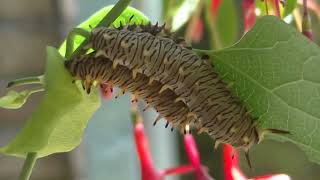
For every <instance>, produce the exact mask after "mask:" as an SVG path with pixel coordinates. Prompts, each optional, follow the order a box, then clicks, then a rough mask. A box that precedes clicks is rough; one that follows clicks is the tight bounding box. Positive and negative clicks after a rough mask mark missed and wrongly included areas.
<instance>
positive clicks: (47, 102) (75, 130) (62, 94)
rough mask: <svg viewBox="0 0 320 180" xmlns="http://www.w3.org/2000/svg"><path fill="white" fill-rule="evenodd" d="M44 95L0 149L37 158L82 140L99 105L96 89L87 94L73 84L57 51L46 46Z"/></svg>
mask: <svg viewBox="0 0 320 180" xmlns="http://www.w3.org/2000/svg"><path fill="white" fill-rule="evenodd" d="M44 77H45V89H46V90H45V95H44V97H43V99H42V101H41V103H40V104H39V106H38V107H37V109H36V110H35V112H34V113H32V114H31V116H30V117H29V118H28V120H27V124H26V125H25V127H24V128H23V129H22V131H21V132H20V133H19V134H18V135H17V137H16V138H15V139H14V140H13V141H12V142H11V143H10V144H9V145H8V146H6V147H3V148H1V149H0V152H3V153H6V154H10V155H15V156H25V155H26V154H27V153H28V152H37V153H38V155H39V157H42V156H46V155H49V154H52V153H56V152H65V151H70V150H72V149H73V148H74V147H75V146H77V145H78V144H79V143H80V141H81V136H82V133H83V130H84V128H85V127H86V124H87V122H88V120H89V119H90V117H91V116H92V114H93V113H94V112H95V111H96V110H97V109H98V107H99V106H100V100H99V96H98V93H97V90H94V91H93V93H91V94H90V95H87V94H86V93H85V92H84V91H83V90H82V87H80V85H79V84H78V86H77V85H76V84H73V83H72V77H71V76H70V74H69V72H67V70H66V69H65V68H64V65H63V57H61V55H60V54H59V52H58V50H56V49H54V48H52V47H48V48H47V61H46V71H45V76H44Z"/></svg>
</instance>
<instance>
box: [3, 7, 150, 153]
mask: <svg viewBox="0 0 320 180" xmlns="http://www.w3.org/2000/svg"><path fill="white" fill-rule="evenodd" d="M112 7H113V6H108V7H106V8H103V9H101V10H100V11H98V12H97V13H95V14H94V15H92V16H91V17H90V18H89V19H88V20H87V21H85V22H83V23H82V24H81V25H80V27H82V28H84V29H87V30H90V27H89V25H91V26H92V27H95V26H96V25H97V24H98V23H99V22H100V21H101V20H102V18H103V17H104V16H105V15H106V14H107V13H108V12H109V11H110V10H111V8H112ZM132 15H134V17H133V18H132V19H131V21H130V23H147V22H148V21H149V20H148V19H147V18H146V17H145V16H144V15H143V14H142V13H141V12H139V11H138V10H135V9H134V8H128V9H126V10H125V11H124V12H123V13H122V14H121V15H120V16H119V17H118V18H117V20H116V21H115V22H114V23H113V25H114V26H119V25H120V21H121V22H122V24H127V23H128V22H129V19H130V17H131V16H132ZM82 41H83V38H82V37H78V36H77V37H76V38H75V47H78V46H79V44H80V43H81V42H82ZM64 53H65V44H63V45H62V47H61V48H60V50H59V52H58V50H56V49H54V48H52V47H48V48H47V60H46V71H45V75H44V84H45V94H44V97H43V99H42V101H41V103H40V105H39V106H38V107H37V109H36V110H35V112H34V113H32V114H31V116H30V117H29V118H28V120H27V124H26V126H25V127H24V128H23V129H22V131H21V132H20V133H19V134H18V135H17V136H16V138H15V139H14V140H13V141H12V142H11V143H10V144H9V145H7V146H5V147H3V148H0V152H2V153H5V154H8V155H14V156H22V157H25V156H26V155H27V154H28V153H30V152H36V153H37V155H38V157H43V156H47V155H50V154H52V153H57V152H67V151H70V150H72V149H73V148H75V147H76V146H78V145H79V143H80V142H81V138H82V134H83V131H84V129H85V127H86V126H87V123H88V121H89V119H90V118H91V116H92V115H93V113H94V112H95V111H96V110H97V109H98V108H99V106H100V98H99V95H98V91H97V90H96V89H95V90H93V91H92V92H91V94H90V95H87V94H86V93H85V91H83V89H82V86H81V84H80V82H76V84H73V83H71V82H72V77H71V76H70V73H69V72H67V70H66V69H65V67H64V64H63V62H64V58H63V57H62V56H61V55H60V54H64ZM27 91H28V90H27ZM10 94H14V93H10ZM15 94H17V93H15ZM20 94H21V93H20ZM20 94H19V93H18V94H17V95H16V97H19V95H20ZM9 97H10V98H11V97H14V96H13V95H10V96H9ZM6 98H8V97H6ZM10 98H9V100H2V101H3V102H5V103H6V104H5V105H7V106H8V104H9V105H11V106H12V104H13V103H12V102H14V100H15V99H14V98H11V99H10ZM12 99H13V100H12ZM16 99H18V98H16ZM25 99H26V97H25V98H24V100H25ZM15 101H17V100H15ZM8 102H9V103H8ZM10 102H11V104H10Z"/></svg>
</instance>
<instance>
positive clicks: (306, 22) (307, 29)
mask: <svg viewBox="0 0 320 180" xmlns="http://www.w3.org/2000/svg"><path fill="white" fill-rule="evenodd" d="M307 2H308V1H307V0H303V18H302V33H303V34H304V35H305V36H306V37H307V38H309V39H310V40H311V41H312V40H313V33H312V29H311V20H310V16H309V11H308V5H307Z"/></svg>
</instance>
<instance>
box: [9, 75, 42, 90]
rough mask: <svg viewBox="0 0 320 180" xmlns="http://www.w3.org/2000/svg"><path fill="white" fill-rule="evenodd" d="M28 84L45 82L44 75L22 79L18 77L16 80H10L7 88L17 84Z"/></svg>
mask: <svg viewBox="0 0 320 180" xmlns="http://www.w3.org/2000/svg"><path fill="white" fill-rule="evenodd" d="M26 84H43V75H41V76H32V77H26V78H21V79H16V80H13V81H10V82H9V83H8V85H7V88H10V87H15V86H22V85H26Z"/></svg>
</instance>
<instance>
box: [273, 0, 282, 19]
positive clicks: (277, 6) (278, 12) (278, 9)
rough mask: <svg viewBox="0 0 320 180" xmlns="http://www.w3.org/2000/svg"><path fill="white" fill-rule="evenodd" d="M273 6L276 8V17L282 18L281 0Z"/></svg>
mask: <svg viewBox="0 0 320 180" xmlns="http://www.w3.org/2000/svg"><path fill="white" fill-rule="evenodd" d="M273 6H274V10H275V13H276V16H278V17H279V18H281V14H280V7H279V0H273Z"/></svg>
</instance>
